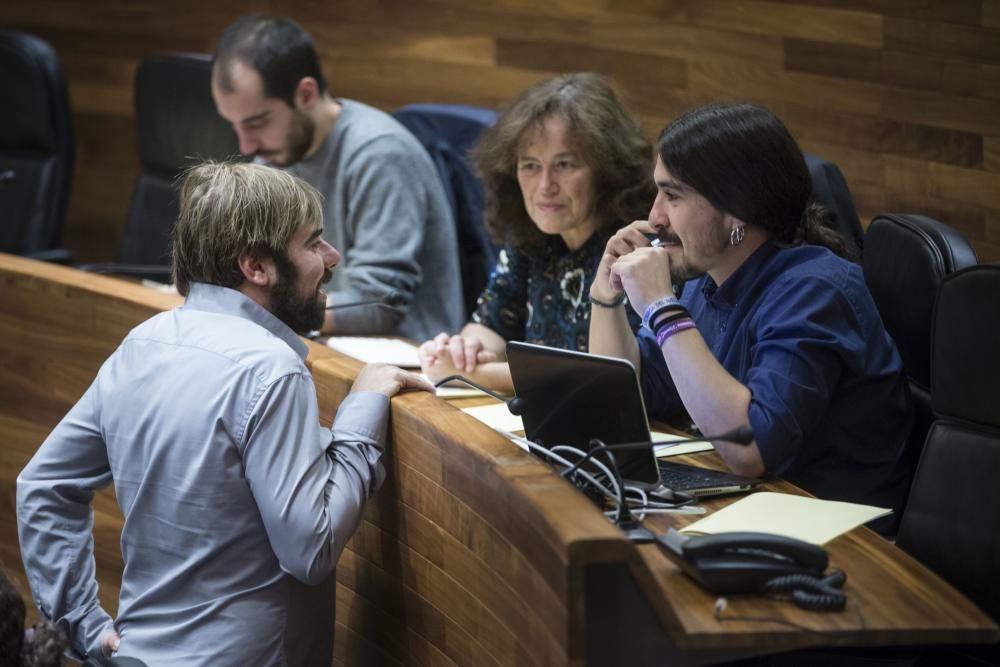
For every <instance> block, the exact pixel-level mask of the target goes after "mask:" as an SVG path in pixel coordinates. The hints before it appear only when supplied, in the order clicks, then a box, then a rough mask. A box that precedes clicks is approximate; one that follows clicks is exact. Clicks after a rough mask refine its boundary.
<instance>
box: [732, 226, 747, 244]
mask: <svg viewBox="0 0 1000 667" xmlns="http://www.w3.org/2000/svg"><path fill="white" fill-rule="evenodd" d="M746 233H747V232H746V229H744V228H743V226H742V225H737V226H736V227H733V228H732V229H731V230H730V232H729V245H731V246H733V247H734V248H735V247H736V246H738V245H739V244H741V243H743V237H744V236H746Z"/></svg>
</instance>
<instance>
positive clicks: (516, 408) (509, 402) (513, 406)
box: [434, 375, 524, 416]
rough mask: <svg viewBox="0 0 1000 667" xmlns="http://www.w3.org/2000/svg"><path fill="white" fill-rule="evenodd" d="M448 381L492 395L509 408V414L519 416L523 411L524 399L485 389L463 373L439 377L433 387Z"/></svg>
mask: <svg viewBox="0 0 1000 667" xmlns="http://www.w3.org/2000/svg"><path fill="white" fill-rule="evenodd" d="M449 382H461V383H463V384H467V385H469V386H470V387H472V388H473V389H478V390H479V391H481V392H483V393H484V394H488V395H490V396H492V397H493V398H495V399H497V400H498V401H500V402H501V403H503V404H505V405H506V406H507V409H508V410H510V414H512V415H516V416H520V415H521V414H522V413H523V412H524V400H523V399H521V398H518V397H517V396H515V397H514V398H511V399H507V398H504V397H503V396H502V395H500V394H498V393H497V392H495V391H493V390H492V389H487V388H486V387H484V386H483V385H481V384H479V383H478V382H473V381H472V380H470V379H469V378H467V377H465V376H464V375H449V376H448V377H446V378H441V379H440V380H438V381H437V382H435V383H434V387H435V388H437V387H441V386H444V385H446V384H448V383H449Z"/></svg>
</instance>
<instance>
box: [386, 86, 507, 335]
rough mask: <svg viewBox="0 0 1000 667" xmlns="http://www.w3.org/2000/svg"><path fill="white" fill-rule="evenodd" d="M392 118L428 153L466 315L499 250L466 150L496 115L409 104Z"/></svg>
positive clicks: (448, 106) (450, 106)
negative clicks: (447, 214)
mask: <svg viewBox="0 0 1000 667" xmlns="http://www.w3.org/2000/svg"><path fill="white" fill-rule="evenodd" d="M392 115H393V117H394V118H395V119H396V120H398V121H399V122H400V123H401V124H402V125H404V126H405V127H406V128H407V129H408V130H409V131H410V132H412V133H413V135H414V136H415V137H416V138H417V140H418V141H420V143H421V144H423V146H424V148H425V149H426V150H427V152H428V153H429V154H430V156H431V160H433V161H434V165H435V166H436V167H437V171H438V176H440V178H441V183H442V185H443V186H444V190H445V194H447V195H448V200H449V201H450V202H451V210H452V213H453V214H454V216H455V225H456V230H457V232H458V248H459V266H460V269H461V272H462V299H463V301H464V303H465V311H466V315H467V316H468V315H469V314H471V312H472V311H473V310H474V309H475V305H476V299H478V298H479V294H480V293H481V292H482V291H483V288H484V287H485V286H486V281H487V280H488V279H489V275H490V272H491V271H492V270H493V266H494V264H496V257H497V250H498V249H497V248H496V247H495V246H494V245H493V243H492V241H490V237H489V234H488V233H487V232H486V228H485V227H484V226H483V201H484V195H483V185H482V182H481V181H480V180H479V177H478V176H476V173H475V171H474V170H473V167H472V164H471V162H470V161H469V150H470V149H471V148H472V147H473V146H475V144H476V142H477V141H479V136H480V135H481V134H482V132H483V130H485V129H486V128H487V127H490V126H492V125H493V124H494V123H495V122H496V118H497V114H496V112H495V111H492V110H490V109H480V108H477V107H469V106H461V105H453V104H409V105H407V106H405V107H403V108H401V109H398V110H397V111H395V112H393V114H392Z"/></svg>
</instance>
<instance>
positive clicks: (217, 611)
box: [17, 163, 431, 666]
mask: <svg viewBox="0 0 1000 667" xmlns="http://www.w3.org/2000/svg"><path fill="white" fill-rule="evenodd" d="M322 231H323V227H322V211H321V205H320V200H319V195H318V193H317V192H316V191H315V190H314V189H313V188H311V187H310V186H308V185H307V184H305V183H303V182H302V181H300V180H299V179H297V178H295V177H294V176H292V175H291V174H287V173H284V172H281V171H277V170H275V169H270V168H268V167H264V166H260V165H254V164H224V163H223V164H206V165H202V166H199V167H196V168H195V169H193V170H192V171H191V172H189V174H188V175H187V177H186V178H185V180H184V182H183V185H182V188H181V212H180V215H179V217H178V221H177V227H176V230H175V239H174V251H173V264H174V268H173V270H174V279H175V282H176V284H177V288H178V290H179V291H180V293H181V294H183V295H185V296H186V297H187V299H186V301H185V302H184V305H182V306H180V307H179V308H176V309H174V310H171V311H168V312H165V313H161V314H159V315H156V316H155V317H153V318H151V319H149V320H147V321H146V322H144V323H143V324H140V325H139V326H138V327H136V328H135V329H134V330H132V332H130V333H129V335H128V336H127V337H126V338H125V340H124V341H123V342H122V344H121V346H120V347H119V348H118V349H117V350H116V351H115V352H114V354H112V355H111V357H110V358H109V359H108V360H107V361H106V362H105V363H104V365H103V366H102V367H101V369H100V371H99V373H98V375H97V378H96V379H95V380H94V383H93V384H92V385H91V386H90V388H89V389H88V390H87V391H86V393H85V394H84V396H83V397H82V398H81V399H80V401H79V402H78V403H77V404H76V405H75V406H74V407H73V409H72V410H71V411H70V412H69V414H67V415H66V417H65V418H64V419H63V420H62V421H61V422H60V423H59V425H58V426H57V427H56V428H55V430H53V431H52V433H51V434H50V435H49V437H48V438H47V439H46V440H45V442H44V443H43V444H42V446H41V447H40V448H39V450H38V452H37V453H36V454H35V456H34V457H33V458H32V460H31V461H30V462H29V463H28V465H27V467H25V469H24V470H23V471H22V472H21V474H20V476H19V477H18V480H17V518H18V532H19V536H20V541H21V552H22V556H23V559H24V565H25V570H26V572H27V574H28V580H29V582H30V584H31V589H32V592H33V593H34V596H35V601H36V604H37V605H38V608H39V610H40V612H41V613H42V615H43V616H44V617H46V618H48V619H50V620H52V621H53V622H55V623H56V625H57V626H58V627H60V628H61V629H62V630H63V631H65V632H66V634H67V636H68V637H69V639H70V642H71V644H72V645H73V646H74V647H75V648H76V649H78V650H80V651H85V652H88V653H91V654H101V653H104V654H108V653H117V654H118V655H127V656H134V657H137V658H140V659H142V660H144V661H145V662H147V663H148V664H149V665H151V666H152V665H174V664H183V665H206V666H207V665H222V666H225V665H234V666H243V665H277V664H281V665H319V664H330V660H331V654H332V641H333V627H334V601H335V599H336V595H335V590H334V587H335V577H334V576H333V574H332V573H333V570H334V567H335V565H336V563H337V559H338V558H339V556H340V553H341V550H342V549H343V548H344V545H345V544H346V542H347V541H348V540H349V539H350V538H351V535H352V534H353V532H354V530H355V528H356V527H357V525H358V523H359V522H360V520H361V514H362V512H363V510H364V506H365V502H366V500H367V499H368V497H369V496H370V495H371V494H372V493H373V492H374V491H375V490H376V489H377V488H378V486H379V484H380V483H381V481H382V478H383V476H384V470H383V469H382V466H381V464H380V462H379V459H380V456H381V453H382V448H383V444H384V442H385V436H386V422H387V417H388V410H389V397H391V396H392V395H394V394H395V393H396V392H398V391H399V390H400V389H402V388H407V387H412V388H420V389H431V387H429V385H427V383H426V382H425V381H424V380H422V379H420V378H419V377H418V376H416V375H414V374H412V373H407V372H404V371H401V370H399V369H397V368H393V367H391V366H385V365H381V364H379V365H373V366H366V367H365V368H364V369H363V370H362V371H361V373H360V374H359V375H358V377H357V379H356V380H355V382H354V386H353V388H352V390H351V393H350V394H349V395H348V396H347V397H346V398H345V399H344V401H343V402H342V403H341V405H340V408H339V410H338V412H337V415H336V418H335V419H334V422H333V427H332V431H331V430H328V429H325V428H323V427H321V425H320V422H319V414H318V406H317V400H316V389H315V386H314V385H313V380H312V376H311V375H310V373H309V370H308V369H307V367H306V365H305V358H306V354H307V351H308V350H307V347H306V345H305V344H304V343H303V342H302V340H301V339H300V338H299V337H298V336H297V335H296V334H297V333H303V332H305V331H308V330H311V329H314V328H316V327H317V326H318V325H319V322H320V320H321V319H322V317H323V313H324V306H325V302H326V299H325V295H324V294H323V293H322V292H321V291H320V288H321V286H322V285H323V283H325V282H326V281H327V280H329V278H330V276H331V269H332V268H333V267H334V266H335V265H336V264H337V262H338V261H339V259H340V256H339V254H338V252H337V251H336V250H335V249H334V248H333V247H331V246H330V245H329V244H327V243H326V242H325V241H324V240H323V237H322ZM109 483H114V487H115V494H116V496H117V499H118V503H119V505H120V507H121V510H122V513H123V514H124V517H125V523H124V526H123V528H122V535H121V548H122V557H123V560H124V571H123V574H122V585H121V597H120V600H119V606H118V617H117V618H116V619H114V620H112V618H111V617H110V616H109V615H108V614H107V612H105V611H104V610H103V609H102V608H101V605H100V603H99V601H98V599H97V581H96V579H95V572H94V556H93V540H92V536H91V532H92V528H93V514H92V511H91V508H90V503H91V500H92V498H93V495H94V490H95V489H98V488H101V487H104V486H106V485H108V484H109Z"/></svg>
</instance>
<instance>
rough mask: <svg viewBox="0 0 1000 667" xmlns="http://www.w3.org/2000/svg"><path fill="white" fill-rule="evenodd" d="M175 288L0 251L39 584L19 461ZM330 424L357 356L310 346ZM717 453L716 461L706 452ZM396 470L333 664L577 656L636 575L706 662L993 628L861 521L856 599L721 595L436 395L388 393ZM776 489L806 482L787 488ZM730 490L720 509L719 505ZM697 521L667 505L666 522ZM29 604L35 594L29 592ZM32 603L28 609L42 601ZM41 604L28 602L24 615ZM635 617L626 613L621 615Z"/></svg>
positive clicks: (835, 551)
mask: <svg viewBox="0 0 1000 667" xmlns="http://www.w3.org/2000/svg"><path fill="white" fill-rule="evenodd" d="M178 301H179V300H178V298H177V297H173V296H165V295H163V294H160V293H158V292H156V291H153V290H149V289H147V288H144V287H141V286H138V285H134V284H131V283H126V282H122V281H118V280H116V279H114V278H109V277H104V276H94V275H89V274H83V273H80V272H78V271H75V270H73V269H67V268H62V267H57V266H52V265H48V264H43V263H39V262H34V261H31V260H24V259H20V258H15V257H11V256H9V255H2V254H0V312H2V313H3V317H2V318H0V392H2V393H0V438H2V439H3V442H4V447H2V448H0V566H3V567H4V568H5V569H6V570H7V572H8V573H9V574H10V575H11V576H12V578H13V579H14V580H15V582H16V584H17V585H18V587H19V588H20V590H21V591H22V593H23V594H24V595H25V596H26V597H28V596H30V593H29V591H28V589H27V586H26V582H25V577H24V573H23V570H22V569H21V564H20V553H19V549H18V543H17V533H16V522H15V516H14V481H15V478H16V475H17V473H18V471H19V470H20V469H21V468H22V467H23V466H24V464H25V463H26V462H27V460H28V459H29V458H30V457H31V455H32V454H33V453H34V451H35V450H36V449H37V447H38V446H39V444H40V443H41V441H42V440H43V439H44V438H45V436H46V435H47V434H48V432H49V431H50V430H51V428H52V427H53V426H54V425H55V424H56V423H57V422H58V420H59V419H61V417H62V416H63V414H65V412H66V411H67V410H68V409H69V407H70V406H71V405H72V404H73V403H74V402H75V401H76V399H77V398H78V397H79V396H80V395H81V394H82V393H83V391H84V390H85V389H86V387H87V386H88V385H89V384H90V382H91V380H92V379H93V377H94V375H95V373H96V372H97V369H98V367H99V366H100V364H101V363H102V362H103V361H104V359H105V358H106V357H107V356H108V355H109V354H110V353H111V352H112V351H113V350H114V349H115V348H116V347H117V345H118V343H119V342H120V341H121V339H122V338H123V337H124V336H125V334H126V333H127V331H128V330H129V329H131V328H132V327H133V326H135V325H136V324H138V323H139V322H141V321H142V320H144V319H146V318H147V317H149V316H150V315H152V314H154V313H156V312H158V311H160V310H163V309H166V308H170V307H173V306H174V305H176V304H177V303H178ZM309 346H310V354H309V359H308V363H309V365H310V367H311V370H312V373H313V376H314V378H315V381H316V386H317V394H318V398H319V404H320V415H321V418H322V419H323V420H324V421H325V422H326V423H329V422H330V420H331V419H333V417H334V415H335V413H336V409H337V406H338V405H339V404H340V402H341V400H342V399H343V397H344V396H345V395H346V393H347V392H348V391H349V389H350V386H351V383H352V382H353V379H354V377H355V376H356V374H357V371H358V369H359V368H360V363H359V362H357V361H354V360H352V359H349V358H347V357H344V356H342V355H339V354H338V353H335V352H333V351H332V350H329V349H328V348H325V347H323V346H320V345H318V344H316V343H312V342H310V343H309ZM699 457H700V460H701V461H702V462H703V463H705V462H707V463H708V464H709V465H715V466H718V465H720V460H719V459H718V457H716V456H715V455H714V454H712V455H710V456H709V457H707V459H706V457H705V456H703V455H699ZM384 461H385V463H386V467H387V471H388V474H387V479H386V482H385V484H384V486H383V487H382V489H381V490H380V491H379V492H378V494H377V495H376V497H375V498H374V499H373V501H372V502H371V503H370V504H369V506H368V509H367V511H366V514H365V518H364V520H363V522H362V525H361V527H360V528H359V530H358V532H357V534H356V535H355V537H354V539H353V540H352V541H351V542H350V544H349V545H348V547H347V549H346V550H345V552H344V554H343V556H342V558H341V560H340V563H339V565H338V568H337V593H336V594H337V620H336V628H335V629H334V628H331V631H334V630H335V633H336V634H335V647H334V652H335V655H334V661H333V662H334V664H338V665H361V664H364V665H375V664H379V665H435V666H436V665H442V666H452V665H462V666H480V665H538V666H540V667H541V666H549V665H582V664H584V663H585V661H586V639H587V634H588V632H589V630H588V626H587V622H586V618H587V614H586V610H587V602H588V600H587V595H586V590H587V580H588V577H590V576H591V574H592V573H593V572H594V571H595V570H594V568H605V567H617V568H622V567H624V568H626V570H627V572H628V573H629V577H630V579H631V581H633V582H634V584H635V585H636V586H637V587H638V589H639V590H640V591H642V595H643V596H644V598H645V599H646V601H647V602H648V605H644V608H647V609H650V610H651V612H646V613H652V614H653V616H654V623H655V627H656V628H658V629H657V630H656V632H658V633H660V635H662V636H663V637H666V638H668V639H669V641H670V642H671V643H672V645H673V646H675V647H676V648H677V650H679V651H681V652H685V653H686V655H688V656H689V657H693V658H694V659H697V657H698V655H699V652H700V651H705V650H714V651H718V650H720V649H725V650H727V651H730V652H732V655H734V656H735V655H740V654H744V655H745V654H752V653H759V652H762V651H764V652H768V651H779V650H787V649H791V648H795V647H798V646H810V645H851V646H856V645H862V646H864V645H892V644H902V643H963V642H988V641H996V640H997V639H998V638H1000V632H998V630H997V627H996V625H995V623H993V621H991V620H990V619H989V618H987V617H986V616H985V615H984V614H983V613H982V612H981V611H979V610H978V609H977V608H976V607H975V606H974V605H972V604H971V603H970V602H969V601H968V600H966V599H965V598H964V597H963V596H962V595H960V594H959V593H958V592H957V591H955V590H954V589H952V588H951V587H950V586H948V585H947V584H945V583H944V582H943V581H942V580H941V579H939V578H938V577H937V576H935V575H934V574H933V573H932V572H930V571H929V570H927V569H926V568H924V567H923V566H921V565H920V564H919V563H917V562H916V561H914V560H913V559H911V558H909V557H908V556H906V555H905V554H904V553H902V552H901V551H900V550H899V549H896V548H895V547H893V546H892V545H891V544H889V543H888V542H886V541H885V540H883V539H882V538H880V537H878V536H877V535H875V534H874V533H872V532H871V531H868V530H867V529H859V530H856V531H853V532H851V533H849V534H848V535H845V536H842V537H840V538H838V539H837V540H835V541H834V542H832V543H831V544H830V545H828V548H829V551H830V556H831V565H832V566H834V567H841V568H843V569H844V570H845V571H847V572H848V576H849V580H848V584H847V589H846V590H847V593H848V596H849V600H850V603H849V607H848V611H847V612H845V613H843V614H812V613H809V612H804V611H801V610H798V609H796V608H795V607H793V606H792V605H789V604H787V603H780V602H773V601H767V600H761V599H758V598H734V599H732V600H731V602H730V604H731V609H732V610H733V613H734V614H739V615H744V616H754V617H767V618H772V619H773V618H779V619H783V620H787V621H790V622H792V623H796V624H798V625H800V626H804V627H807V628H810V629H811V630H812V631H803V630H799V629H795V628H792V627H785V626H782V625H780V624H777V623H774V622H760V621H736V620H732V621H730V620H721V621H720V620H719V619H717V618H716V617H715V616H714V614H713V603H714V598H712V597H711V596H709V595H707V594H706V593H704V592H703V591H701V589H699V588H698V587H697V586H695V584H694V583H693V582H692V581H691V580H689V579H688V578H686V577H685V576H684V575H683V574H681V573H680V572H679V571H678V569H677V567H676V566H675V565H674V564H673V563H672V562H671V561H670V560H669V559H668V558H667V557H666V556H665V555H664V554H663V553H662V552H661V551H659V550H658V549H657V547H655V546H652V545H647V546H641V547H635V546H633V545H632V544H630V543H628V542H627V541H626V540H625V539H624V537H623V536H622V534H621V533H620V532H619V531H618V530H617V529H616V528H615V527H614V526H613V525H612V524H611V523H610V522H609V521H608V520H607V519H605V517H604V516H603V515H602V514H601V513H600V512H599V511H598V509H597V508H596V507H594V506H593V505H592V504H591V503H590V501H588V500H587V499H586V498H585V497H584V496H583V495H582V494H581V493H579V492H578V491H577V489H575V488H574V487H573V486H571V485H570V484H569V483H567V482H566V481H565V480H563V479H562V478H561V477H559V476H558V475H557V474H555V473H554V472H553V471H552V470H551V469H550V468H549V467H548V466H546V465H545V464H543V463H542V462H541V461H540V460H539V459H537V458H535V457H533V456H529V455H527V454H525V453H524V452H522V451H521V450H520V449H518V448H517V447H516V446H514V445H513V444H511V443H509V442H508V441H507V440H505V439H504V438H503V437H501V436H500V435H498V434H497V433H495V432H493V431H492V430H491V429H489V428H487V427H486V426H484V425H482V424H480V423H479V422H477V421H475V420H474V419H472V418H471V417H469V416H467V415H465V414H464V413H462V412H461V411H460V410H459V409H458V408H457V407H456V406H454V405H452V404H449V403H447V402H444V401H441V400H439V399H437V398H436V397H434V396H432V395H430V394H427V393H423V392H411V393H406V394H403V395H400V396H398V397H396V398H394V399H393V400H392V404H391V422H390V437H389V443H388V449H387V454H386V456H385V459H384ZM768 488H771V489H772V490H782V491H788V492H796V490H795V489H794V487H791V486H790V485H787V484H785V483H782V482H774V483H771V484H769V485H768ZM731 501H732V498H723V499H716V500H712V501H710V502H708V503H707V504H708V506H709V508H710V509H714V508H718V507H721V506H723V505H725V504H726V503H728V502H731ZM94 516H95V544H96V549H95V553H96V560H97V574H98V580H99V584H100V599H101V601H102V604H103V605H104V607H105V608H106V609H107V610H108V611H109V612H110V613H112V614H114V613H115V610H116V603H117V597H118V591H119V581H120V577H121V568H122V563H121V556H120V552H119V548H118V539H119V535H120V531H121V525H122V518H121V515H120V512H119V510H118V507H117V504H116V502H115V498H114V495H113V493H112V492H111V491H110V490H103V491H101V492H100V493H98V495H97V497H96V499H95V502H94ZM688 520H690V518H689V517H680V516H669V517H665V516H660V517H658V518H656V519H652V520H651V525H652V526H653V527H655V528H657V529H658V530H664V529H666V527H667V526H669V525H675V526H680V525H682V524H683V523H686V522H687V521H688ZM28 599H30V597H29V598H28ZM29 606H30V605H29ZM36 618H37V613H36V612H35V611H34V610H32V611H31V614H30V616H29V621H30V622H33V621H34V620H35V619H36ZM621 622H622V623H627V622H628V620H627V619H621Z"/></svg>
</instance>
